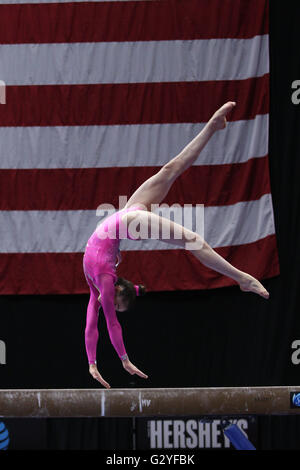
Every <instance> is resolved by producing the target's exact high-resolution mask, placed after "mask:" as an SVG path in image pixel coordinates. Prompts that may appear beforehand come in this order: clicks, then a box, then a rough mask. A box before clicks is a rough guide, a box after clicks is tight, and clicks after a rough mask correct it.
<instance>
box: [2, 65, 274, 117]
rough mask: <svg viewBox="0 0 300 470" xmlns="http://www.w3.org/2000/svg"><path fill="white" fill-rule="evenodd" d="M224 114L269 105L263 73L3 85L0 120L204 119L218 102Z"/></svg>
mask: <svg viewBox="0 0 300 470" xmlns="http://www.w3.org/2000/svg"><path fill="white" fill-rule="evenodd" d="M228 100H233V101H236V102H237V106H236V107H235V108H234V110H233V111H232V113H231V114H230V116H229V117H228V119H229V120H232V121H235V120H241V119H253V118H254V117H255V116H256V115H257V114H266V113H267V112H268V111H269V74H266V75H264V76H263V77H255V78H249V79H246V80H228V81H222V80H219V81H209V82H175V83H133V84H118V85H115V84H107V85H100V84H98V85H43V86H42V85H37V86H8V87H7V88H6V105H5V106H0V126H67V125H69V126H74V125H113V124H147V123H148V124H155V123H179V122H206V121H207V120H208V119H209V118H210V117H211V115H212V113H213V112H214V111H215V110H216V109H217V108H218V107H219V106H220V105H222V104H223V103H224V102H226V101H228Z"/></svg>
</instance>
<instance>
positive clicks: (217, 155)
mask: <svg viewBox="0 0 300 470" xmlns="http://www.w3.org/2000/svg"><path fill="white" fill-rule="evenodd" d="M0 80H3V81H4V82H5V83H6V104H0V195H1V197H0V237H1V238H0V239H1V245H0V293H1V294H49V293H53V294H71V293H72V294H74V293H75V294H76V293H85V292H88V287H87V285H86V282H85V279H84V276H83V272H82V257H83V252H84V248H85V244H86V242H87V239H88V238H89V236H90V235H91V233H92V232H93V230H94V229H95V227H96V225H97V223H99V217H97V214H96V209H97V207H98V206H99V205H100V204H102V203H110V204H112V205H114V207H115V208H116V209H117V208H118V201H119V196H120V195H127V196H128V197H129V196H130V195H131V194H132V193H133V191H134V190H135V189H136V188H137V187H138V186H139V185H140V184H141V183H142V182H143V181H144V180H145V179H146V178H148V177H150V176H151V175H152V174H154V173H155V172H156V171H157V170H158V168H159V167H160V166H162V165H163V164H164V163H166V162H167V161H168V160H169V159H171V158H172V157H173V156H175V155H176V154H177V153H178V152H179V151H180V150H181V149H182V148H183V147H184V146H185V145H186V144H187V143H188V142H189V141H190V140H191V139H192V138H193V137H194V136H195V135H196V134H197V133H198V132H199V131H200V130H201V128H202V127H203V126H204V123H205V122H206V121H207V120H208V119H209V118H210V116H211V114H212V113H213V112H214V111H215V110H216V109H217V108H218V107H219V106H221V105H222V104H223V103H224V102H226V101H228V100H234V101H236V102H237V106H236V108H235V109H234V111H233V112H232V113H231V114H230V116H229V122H228V126H227V128H226V129H225V130H224V131H220V132H219V133H218V134H216V135H215V136H214V137H213V138H212V140H211V141H210V142H209V144H208V146H207V147H206V148H205V149H204V151H203V152H202V153H201V155H200V156H199V158H198V159H197V161H196V162H195V164H194V165H193V167H191V168H190V169H189V170H187V171H186V172H185V173H184V174H183V175H182V176H181V177H180V178H179V179H178V180H177V181H176V183H175V184H174V186H173V187H172V189H171V191H170V193H169V195H168V196H167V198H166V200H165V202H166V203H167V204H169V205H172V204H175V203H176V204H179V205H180V206H183V205H184V204H190V205H191V207H192V209H191V210H192V211H193V210H194V209H193V208H194V206H195V205H196V204H204V206H205V213H204V214H205V218H204V223H205V232H204V234H205V238H206V240H207V241H208V243H210V244H211V246H212V247H213V248H214V249H215V250H216V251H217V252H218V253H220V254H221V255H222V256H224V257H225V258H226V259H227V260H228V261H230V262H231V263H233V264H234V265H235V266H236V267H238V268H240V269H242V270H244V271H247V272H249V273H250V274H252V275H254V276H256V277H258V278H259V279H264V278H267V277H272V276H274V275H277V274H278V273H279V263H278V255H277V246H276V234H275V227H274V217H273V206H272V196H271V190H270V178H269V164H268V125H269V124H268V118H269V45H268V0H210V1H207V0H177V1H175V0H155V1H151V0H150V1H149V0H148V1H142V0H140V1H102V2H89V1H81V2H64V1H59V2H57V3H56V2H50V1H47V2H46V1H31V2H30V1H29V0H26V2H25V1H7V2H3V1H1V2H0ZM121 249H122V253H123V261H122V263H121V264H120V266H119V267H118V274H119V275H122V276H124V277H126V278H128V279H131V280H133V281H135V282H142V283H143V284H145V285H146V286H147V287H148V289H149V290H154V291H155V290H156V291H158V290H175V289H207V288H215V287H221V286H228V285H231V284H233V281H232V280H230V279H228V278H225V277H224V276H221V275H219V274H218V273H215V272H213V271H211V270H209V269H207V268H205V267H203V266H202V265H200V263H199V262H198V261H197V260H196V259H195V258H194V257H193V256H192V255H191V254H190V253H188V252H186V251H184V250H181V249H177V248H175V247H174V246H171V245H167V244H165V243H163V242H159V241H158V240H148V241H138V242H134V241H130V240H123V241H122V242H121Z"/></svg>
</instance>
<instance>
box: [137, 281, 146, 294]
mask: <svg viewBox="0 0 300 470" xmlns="http://www.w3.org/2000/svg"><path fill="white" fill-rule="evenodd" d="M145 294H146V287H145V286H143V285H142V284H139V296H140V295H145Z"/></svg>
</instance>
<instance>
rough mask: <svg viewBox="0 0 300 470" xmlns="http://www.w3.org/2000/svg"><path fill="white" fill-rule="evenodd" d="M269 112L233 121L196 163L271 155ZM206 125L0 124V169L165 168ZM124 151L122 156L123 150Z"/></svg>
mask: <svg viewBox="0 0 300 470" xmlns="http://www.w3.org/2000/svg"><path fill="white" fill-rule="evenodd" d="M268 118H269V116H268V114H265V115H257V116H256V117H255V119H252V120H245V121H233V122H229V123H228V126H227V128H226V130H225V131H220V132H218V133H217V134H215V135H214V136H213V138H212V139H211V140H210V142H209V144H208V145H207V146H206V147H205V148H204V150H203V151H202V153H201V155H200V156H199V158H198V160H197V161H196V162H195V165H217V164H225V163H228V164H230V163H238V162H239V163H241V162H246V161H248V160H249V159H250V158H252V157H262V156H264V155H266V154H267V153H268V128H269V126H268V120H269V119H268ZM203 126H204V124H191V123H183V124H153V125H148V124H144V125H121V126H120V125H118V126H65V127H64V126H62V127H0V169H34V168H37V169H42V168H45V169H51V168H52V169H54V168H108V167H128V166H161V165H163V164H165V163H166V162H167V161H169V160H170V159H171V158H172V157H173V156H175V155H176V154H177V153H179V152H180V151H181V150H182V148H183V147H184V146H185V145H187V144H188V143H189V142H190V141H191V140H192V139H193V138H194V137H195V136H196V135H197V133H198V132H200V130H201V129H202V128H203ZM120 149H122V154H120Z"/></svg>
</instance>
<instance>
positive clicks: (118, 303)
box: [115, 286, 127, 312]
mask: <svg viewBox="0 0 300 470" xmlns="http://www.w3.org/2000/svg"><path fill="white" fill-rule="evenodd" d="M121 290H122V288H121V287H120V286H116V290H115V309H116V310H117V311H118V312H125V311H126V310H127V305H126V303H125V302H124V299H123V297H122V295H121V294H120V291H121Z"/></svg>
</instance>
